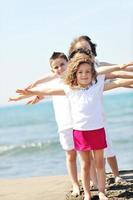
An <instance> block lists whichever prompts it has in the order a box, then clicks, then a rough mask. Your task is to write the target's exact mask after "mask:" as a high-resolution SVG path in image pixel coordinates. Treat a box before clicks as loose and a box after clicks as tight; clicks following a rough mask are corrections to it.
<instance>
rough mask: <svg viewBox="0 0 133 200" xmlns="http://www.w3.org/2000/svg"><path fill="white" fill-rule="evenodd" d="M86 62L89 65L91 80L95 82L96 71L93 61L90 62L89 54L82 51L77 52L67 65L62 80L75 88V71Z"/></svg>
mask: <svg viewBox="0 0 133 200" xmlns="http://www.w3.org/2000/svg"><path fill="white" fill-rule="evenodd" d="M84 63H87V64H88V65H90V66H91V72H92V81H93V80H94V81H95V83H96V82H97V79H96V77H97V73H96V70H95V67H94V63H93V62H92V59H91V58H90V56H88V55H86V54H84V53H77V54H76V55H75V56H74V57H73V58H72V59H70V61H69V62H68V65H67V70H66V73H65V75H64V82H65V83H66V84H67V85H69V86H70V87H71V88H75V87H77V86H78V84H77V77H76V74H77V71H78V69H79V66H80V65H81V64H84Z"/></svg>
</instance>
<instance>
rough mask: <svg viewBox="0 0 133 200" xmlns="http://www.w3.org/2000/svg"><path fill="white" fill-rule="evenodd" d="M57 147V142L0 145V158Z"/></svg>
mask: <svg viewBox="0 0 133 200" xmlns="http://www.w3.org/2000/svg"><path fill="white" fill-rule="evenodd" d="M58 145H59V142H58V141H54V142H53V141H51V140H50V141H47V142H32V143H27V144H20V145H0V156H2V155H9V154H14V153H15V154H19V155H20V154H23V153H26V154H27V153H28V154H29V153H33V152H34V151H42V150H43V151H45V150H49V149H53V148H56V147H57V146H58Z"/></svg>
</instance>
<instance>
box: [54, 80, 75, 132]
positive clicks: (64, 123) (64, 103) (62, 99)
mask: <svg viewBox="0 0 133 200" xmlns="http://www.w3.org/2000/svg"><path fill="white" fill-rule="evenodd" d="M52 88H64V83H63V81H62V79H61V78H58V79H56V80H54V81H52ZM52 99H53V106H54V112H55V119H56V122H57V126H58V131H59V132H60V131H63V130H66V129H69V128H72V115H71V109H70V102H69V100H68V97H67V96H63V95H62V96H52Z"/></svg>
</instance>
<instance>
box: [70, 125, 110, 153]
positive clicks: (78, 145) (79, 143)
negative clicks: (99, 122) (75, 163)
mask: <svg viewBox="0 0 133 200" xmlns="http://www.w3.org/2000/svg"><path fill="white" fill-rule="evenodd" d="M73 140H74V146H75V149H76V150H78V151H89V150H98V149H104V148H106V147H107V143H106V134H105V130H104V128H100V129H97V130H90V131H78V130H73Z"/></svg>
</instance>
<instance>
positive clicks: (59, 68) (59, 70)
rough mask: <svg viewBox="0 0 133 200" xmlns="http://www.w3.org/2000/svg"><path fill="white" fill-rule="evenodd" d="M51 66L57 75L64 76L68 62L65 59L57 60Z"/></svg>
mask: <svg viewBox="0 0 133 200" xmlns="http://www.w3.org/2000/svg"><path fill="white" fill-rule="evenodd" d="M51 66H52V71H53V72H54V73H55V74H58V75H62V74H63V72H64V71H65V70H66V68H67V61H66V60H65V59H64V58H56V59H55V60H53V61H52V63H51Z"/></svg>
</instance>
